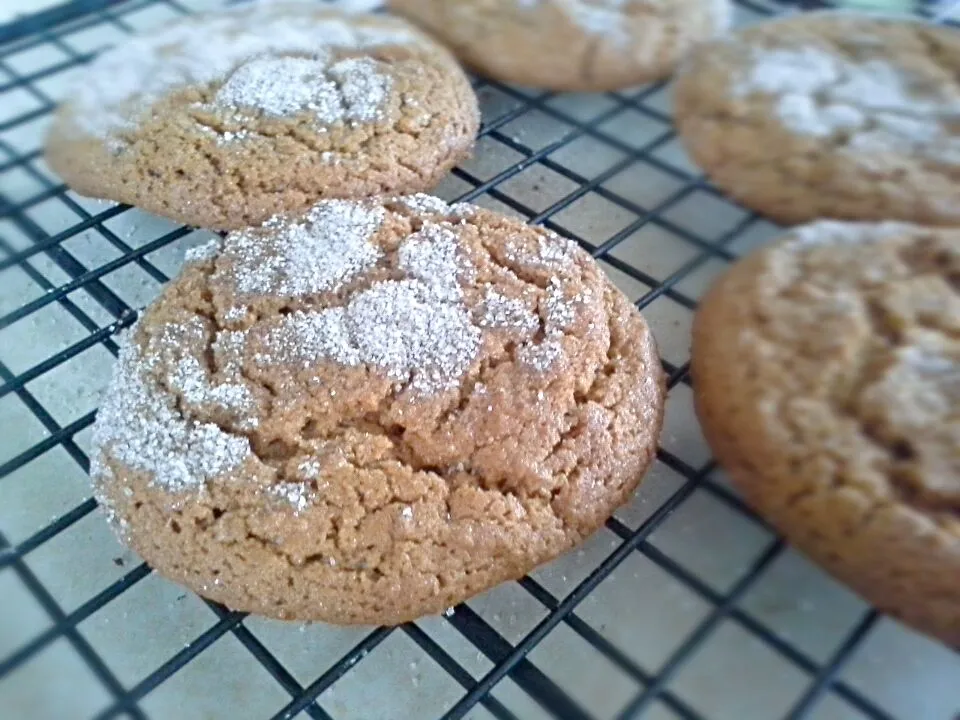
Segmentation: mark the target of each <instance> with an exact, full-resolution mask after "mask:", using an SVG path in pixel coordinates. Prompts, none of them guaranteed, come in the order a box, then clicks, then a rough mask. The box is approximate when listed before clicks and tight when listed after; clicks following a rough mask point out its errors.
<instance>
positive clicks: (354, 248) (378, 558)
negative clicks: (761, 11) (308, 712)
mask: <svg viewBox="0 0 960 720" xmlns="http://www.w3.org/2000/svg"><path fill="white" fill-rule="evenodd" d="M663 402H664V376H663V372H662V370H661V366H660V363H659V360H658V357H657V353H656V347H655V344H654V340H653V337H652V335H651V333H650V329H649V328H648V326H647V324H646V323H645V322H644V320H643V318H642V317H641V316H640V314H639V313H638V312H637V311H636V309H635V308H634V307H633V306H632V305H631V304H630V302H629V301H628V300H627V299H626V298H625V297H624V296H623V295H622V294H621V293H620V292H619V291H618V290H617V289H616V288H615V287H614V286H613V285H612V284H611V283H610V282H609V281H608V280H607V279H606V277H605V276H604V274H603V272H602V270H601V269H600V267H599V266H598V265H597V264H596V262H594V261H593V259H592V258H590V256H589V255H588V254H587V253H585V252H583V251H582V250H580V249H579V248H578V247H577V246H576V245H575V244H574V243H572V242H570V241H568V240H565V239H561V238H559V237H557V236H556V235H553V234H552V233H550V232H548V231H545V230H542V229H539V228H533V227H529V226H526V225H523V224H521V223H518V222H517V221H515V220H510V219H507V218H505V217H502V216H500V215H497V214H495V213H491V212H489V211H485V210H481V209H479V208H474V207H471V206H465V205H456V206H452V207H450V206H447V205H446V204H444V203H443V202H441V201H439V200H437V199H436V198H432V197H429V196H423V195H421V196H412V197H405V198H399V199H395V200H387V201H378V200H368V201H361V202H355V201H345V200H327V201H321V202H320V203H319V204H317V205H316V206H314V207H313V208H312V209H311V210H310V211H309V212H308V213H307V214H306V215H304V216H299V217H296V216H286V217H277V218H274V219H272V220H270V221H269V222H268V223H266V224H265V225H264V226H263V227H261V228H257V229H251V230H247V231H241V232H235V233H231V234H229V235H228V236H227V237H226V238H225V239H224V240H223V241H219V240H216V241H214V242H212V243H211V244H210V245H209V246H205V247H202V248H200V249H198V250H196V251H194V252H192V253H191V255H190V256H189V258H188V263H187V265H186V267H185V269H184V271H183V273H182V275H181V276H180V277H179V278H178V279H176V280H175V281H174V282H173V283H172V284H170V285H169V286H168V287H167V289H166V290H165V291H164V293H163V294H162V295H161V297H160V298H159V299H158V300H157V301H156V302H155V303H154V304H153V305H152V306H151V307H150V308H148V309H147V310H146V311H145V313H144V314H143V316H142V317H141V318H140V319H139V320H138V322H137V324H136V326H135V328H134V330H133V331H132V334H131V335H130V336H129V337H128V339H127V341H126V342H125V343H124V345H123V349H122V351H121V355H120V362H119V364H118V367H117V370H116V373H115V376H114V378H113V381H112V383H111V385H110V387H109V389H108V390H107V392H106V395H105V398H104V402H103V405H102V407H101V409H100V412H99V414H98V416H97V423H96V426H95V430H94V448H95V450H94V452H93V455H92V466H91V476H92V478H93V481H94V485H95V488H96V494H97V497H98V498H99V500H100V502H101V503H102V504H103V506H104V507H105V508H107V510H108V514H109V516H110V517H111V518H112V519H113V520H114V523H115V526H117V527H118V528H119V530H120V532H121V535H122V537H123V538H124V539H125V541H126V542H128V543H129V544H130V546H131V547H133V548H134V549H135V550H136V551H137V552H139V553H140V554H141V555H142V556H143V557H144V558H145V559H146V560H147V562H149V563H150V564H151V565H152V566H153V567H155V568H156V569H157V570H158V571H159V572H161V573H162V574H164V575H166V576H168V577H170V578H172V579H174V580H176V581H178V582H181V583H183V584H185V585H187V586H189V587H191V588H193V589H194V590H196V591H197V592H198V593H200V594H202V595H204V596H206V597H209V598H212V599H214V600H217V601H219V602H222V603H224V604H225V605H227V606H228V607H231V608H235V609H239V610H247V611H251V612H256V613H260V614H263V615H269V616H274V617H280V618H297V619H301V620H325V621H329V622H337V623H399V622H402V621H406V620H410V619H412V618H416V617H418V616H420V615H424V614H428V613H437V612H440V611H442V610H444V609H445V608H447V607H449V606H451V605H455V604H456V603H459V602H460V601H462V600H464V599H465V598H468V597H470V596H472V595H474V594H475V593H478V592H481V591H483V590H485V589H487V588H489V587H491V586H493V585H495V584H497V583H499V582H502V581H504V580H508V579H511V578H517V577H520V576H522V575H523V574H525V573H526V572H528V571H529V570H531V569H532V568H533V567H534V566H536V565H538V564H539V563H542V562H545V561H547V560H549V559H551V558H553V557H555V556H556V555H558V554H560V553H562V552H564V551H565V550H567V549H568V548H570V547H571V546H573V545H574V544H576V543H578V542H580V541H581V540H583V539H584V538H585V537H586V536H587V535H589V534H590V533H592V532H593V531H594V530H596V529H597V528H598V527H600V526H601V525H602V523H603V522H604V521H605V520H606V519H607V518H608V517H609V516H610V514H611V513H612V512H613V511H614V509H615V508H617V507H618V506H619V505H620V504H622V503H623V502H625V501H627V500H628V499H629V498H630V497H631V495H632V493H633V491H634V489H635V488H636V486H637V483H638V482H639V481H640V478H641V477H642V475H643V473H644V471H645V470H646V468H647V467H648V465H649V464H650V463H651V461H652V460H653V457H654V453H655V451H656V441H657V435H658V432H659V429H660V425H661V420H662V412H663Z"/></svg>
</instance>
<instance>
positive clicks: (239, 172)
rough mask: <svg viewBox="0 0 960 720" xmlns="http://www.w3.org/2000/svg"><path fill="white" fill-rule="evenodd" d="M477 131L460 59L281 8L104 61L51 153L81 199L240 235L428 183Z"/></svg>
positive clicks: (347, 18)
mask: <svg viewBox="0 0 960 720" xmlns="http://www.w3.org/2000/svg"><path fill="white" fill-rule="evenodd" d="M478 127H479V111H478V108H477V100H476V96H475V95H474V93H473V90H472V88H471V87H470V83H469V81H468V80H467V78H466V76H465V75H464V74H463V72H462V70H461V69H460V67H459V66H458V65H457V63H456V61H455V60H454V59H453V57H452V56H451V55H450V54H449V53H448V52H447V51H446V50H445V49H443V48H442V47H440V46H439V45H437V44H436V43H435V42H434V41H432V40H431V39H430V38H428V37H427V36H426V35H424V34H423V33H421V32H420V31H419V30H417V29H416V28H414V27H413V26H411V25H409V24H408V23H406V22H405V21H403V20H400V19H398V18H391V17H388V16H374V15H360V14H350V13H344V12H338V11H335V10H330V9H322V8H321V7H317V6H310V5H305V4H291V3H287V4H284V3H273V4H263V5H254V6H252V7H240V8H237V9H233V10H227V11H222V12H219V13H211V14H207V15H198V16H191V17H189V18H186V19H184V20H181V21H178V22H176V23H173V24H171V25H169V26H167V27H165V28H163V29H161V30H159V31H155V32H153V33H152V34H148V35H143V36H140V37H136V38H134V39H133V40H131V41H129V42H128V43H126V44H124V45H121V46H119V47H117V48H116V49H113V50H109V51H107V52H105V53H104V54H103V55H101V56H100V57H99V58H97V59H96V60H95V61H94V62H93V64H92V65H91V67H90V68H89V69H88V70H87V72H86V74H85V75H84V76H83V77H82V78H81V79H79V80H78V83H77V85H76V89H75V91H74V93H73V95H72V96H71V97H70V98H69V99H68V100H67V101H66V102H65V104H64V105H63V107H62V108H61V109H60V111H59V113H58V115H57V117H56V119H55V122H54V125H53V127H52V128H51V131H50V133H49V135H48V138H47V149H46V157H47V161H48V162H49V164H50V166H51V167H52V168H53V169H54V170H55V171H56V172H57V173H59V174H60V176H61V177H63V179H64V180H65V181H66V182H67V184H68V185H70V186H71V187H72V188H73V189H75V190H76V191H78V192H80V193H82V194H84V195H90V196H95V197H102V198H107V199H110V200H116V201H119V202H125V203H130V204H132V205H136V206H139V207H141V208H143V209H145V210H149V211H151V212H154V213H157V214H158V215H163V216H166V217H170V218H172V219H174V220H177V221H180V222H184V223H188V224H192V225H198V226H201V227H209V228H219V229H237V228H242V227H249V226H253V225H258V224H260V223H261V222H263V221H264V220H266V219H267V218H268V217H271V216H272V215H274V214H275V213H277V212H286V211H302V210H305V209H306V208H308V207H310V206H311V205H312V204H313V203H314V202H316V201H317V200H318V199H320V198H328V197H334V198H336V197H366V196H369V195H374V194H379V193H386V194H395V193H407V192H418V191H421V190H426V189H429V188H431V187H433V186H434V185H436V184H437V183H438V182H439V181H440V180H441V179H442V178H443V176H444V175H445V174H446V173H447V171H449V169H450V168H451V167H453V166H454V165H455V164H456V163H457V162H458V161H460V160H462V159H464V158H465V157H466V156H467V155H468V154H469V152H470V149H471V148H472V146H473V143H474V139H475V136H476V132H477V129H478Z"/></svg>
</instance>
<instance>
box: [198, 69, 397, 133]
mask: <svg viewBox="0 0 960 720" xmlns="http://www.w3.org/2000/svg"><path fill="white" fill-rule="evenodd" d="M391 86H392V82H391V79H390V77H389V76H387V75H384V74H383V73H381V72H380V70H379V68H378V65H377V63H376V62H375V61H374V60H372V59H371V58H349V59H347V60H341V61H340V62H337V63H334V64H333V65H330V66H329V67H328V64H327V62H326V61H325V60H319V59H316V58H303V57H258V58H254V59H253V60H251V61H250V62H248V63H246V64H244V65H241V66H240V67H239V68H237V70H236V71H235V72H234V73H233V75H231V76H230V78H229V79H228V80H227V82H226V83H224V84H223V86H222V87H221V88H220V90H218V91H217V94H216V96H215V99H214V102H215V103H216V104H218V105H220V106H222V107H228V108H240V109H243V108H256V109H257V110H259V111H261V112H263V113H265V114H267V115H272V116H276V117H289V116H291V115H296V114H298V113H302V112H309V113H311V114H312V115H313V116H314V117H315V118H316V119H317V120H318V121H319V122H321V123H324V124H333V123H337V122H344V121H349V122H373V121H374V120H377V119H379V118H380V117H382V115H383V112H382V107H383V104H384V102H385V101H386V99H387V95H388V94H389V92H390V88H391Z"/></svg>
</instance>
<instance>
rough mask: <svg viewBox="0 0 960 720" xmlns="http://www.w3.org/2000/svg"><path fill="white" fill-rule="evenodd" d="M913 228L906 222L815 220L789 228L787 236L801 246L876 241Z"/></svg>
mask: <svg viewBox="0 0 960 720" xmlns="http://www.w3.org/2000/svg"><path fill="white" fill-rule="evenodd" d="M915 229H916V228H914V227H913V226H911V225H909V224H907V223H900V222H893V221H887V222H880V223H868V222H843V221H840V220H816V221H814V222H811V223H807V224H806V225H800V226H798V227H795V228H791V230H790V235H789V238H790V241H791V244H792V246H793V247H795V248H802V247H811V246H815V245H835V244H855V243H869V242H877V241H879V240H884V239H888V238H891V237H896V236H897V235H905V234H908V233H910V232H911V231H912V230H915Z"/></svg>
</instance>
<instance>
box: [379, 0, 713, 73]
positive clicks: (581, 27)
mask: <svg viewBox="0 0 960 720" xmlns="http://www.w3.org/2000/svg"><path fill="white" fill-rule="evenodd" d="M390 6H391V7H392V8H393V9H394V10H396V11H397V12H400V13H402V14H404V15H406V16H407V17H409V18H411V19H412V20H414V21H415V22H417V23H419V24H421V25H422V26H423V27H425V28H426V29H428V30H429V31H430V32H432V33H434V34H435V35H436V36H437V37H438V38H440V39H442V40H443V41H444V42H445V43H446V44H447V45H449V46H450V47H451V48H452V49H453V50H454V52H455V53H456V54H457V56H458V57H459V58H460V59H461V60H463V61H464V62H465V63H467V64H468V65H470V66H471V67H473V68H475V69H476V70H477V71H479V72H480V73H482V74H484V75H487V76H488V77H491V78H493V79H494V80H500V81H502V82H509V83H516V84H518V85H526V86H530V87H538V88H545V89H550V90H583V91H598V90H617V89H621V88H624V87H629V86H631V85H637V84H640V83H645V82H651V81H653V80H659V79H661V78H664V77H666V76H667V75H669V74H670V73H671V72H672V71H673V69H674V67H675V66H676V64H677V62H678V60H679V59H680V58H681V57H682V56H683V55H684V54H685V53H686V52H687V51H688V50H690V48H691V47H693V46H694V45H695V44H696V43H699V42H701V41H703V40H706V39H708V38H711V37H713V36H714V35H717V34H718V33H720V32H723V31H724V30H726V28H727V26H728V25H729V22H730V13H731V6H730V3H729V1H728V0H677V1H675V2H662V1H661V0H462V1H461V2H448V1H447V0H391V2H390Z"/></svg>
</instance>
